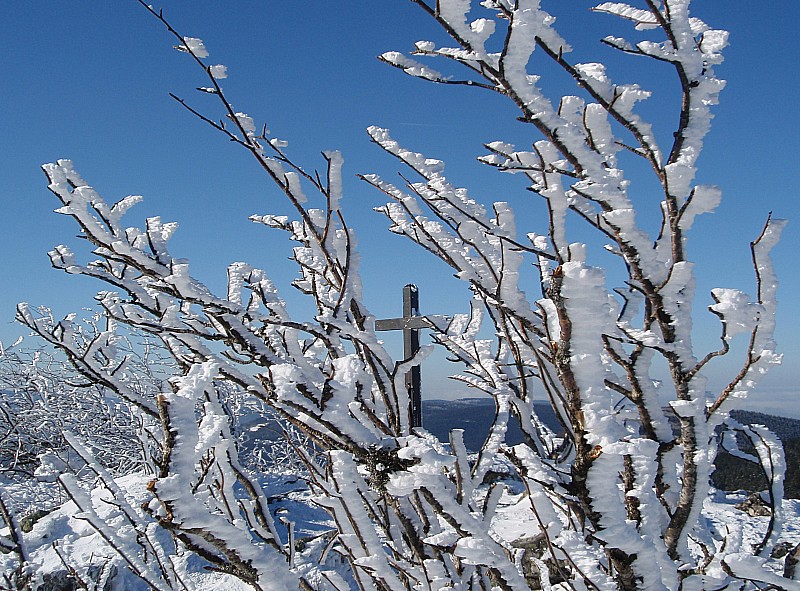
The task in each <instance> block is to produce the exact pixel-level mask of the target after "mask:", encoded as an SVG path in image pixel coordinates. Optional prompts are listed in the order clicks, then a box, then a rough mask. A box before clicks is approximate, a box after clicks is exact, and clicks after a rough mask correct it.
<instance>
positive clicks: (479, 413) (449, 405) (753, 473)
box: [422, 398, 800, 499]
mask: <svg viewBox="0 0 800 591" xmlns="http://www.w3.org/2000/svg"><path fill="white" fill-rule="evenodd" d="M536 411H537V412H538V414H539V416H540V417H541V419H542V420H543V421H544V422H545V423H546V424H547V425H548V426H549V427H550V428H551V429H553V430H555V431H557V432H558V431H561V430H562V427H561V426H560V425H559V423H558V420H557V419H556V416H555V414H554V413H553V410H552V408H551V407H550V406H549V405H547V404H544V403H542V404H536ZM422 412H423V426H424V427H425V429H427V430H428V431H430V432H431V433H433V434H434V435H435V436H436V437H437V438H438V439H439V440H440V441H445V442H446V441H447V440H448V433H449V432H450V430H451V429H464V443H465V444H466V446H467V448H468V449H471V450H476V449H479V448H480V446H481V445H482V444H483V442H484V440H485V439H486V435H487V434H488V432H489V426H490V425H491V422H492V419H493V416H494V402H493V401H492V400H491V399H489V398H466V399H462V400H425V401H423V403H422ZM731 414H732V416H733V418H735V419H736V420H737V421H739V422H740V423H742V424H745V425H754V424H755V425H764V426H765V427H767V428H768V429H769V430H770V431H772V432H773V433H775V434H776V435H777V436H778V437H779V438H780V440H781V441H782V442H783V447H784V451H785V453H786V480H785V482H784V489H785V493H786V498H790V499H797V498H800V420H797V419H790V418H786V417H778V416H773V415H768V414H764V413H760V412H750V411H733V412H732V413H731ZM508 441H509V443H511V444H514V443H519V442H521V441H522V432H521V431H520V429H519V426H518V425H516V424H512V425H511V427H510V428H509V436H508ZM740 446H741V448H742V450H743V451H748V449H747V446H745V445H744V444H743V443H742V444H740ZM715 465H716V470H715V471H714V473H713V475H712V482H713V484H714V486H715V487H717V488H718V489H720V490H726V491H734V490H745V491H748V492H754V491H761V490H764V489H766V486H767V485H766V479H765V478H764V475H763V474H762V472H761V470H760V467H759V466H758V465H756V464H754V463H752V462H748V461H747V460H743V459H741V458H737V457H734V456H732V455H731V454H729V453H727V452H725V451H722V452H720V453H719V454H718V455H717V459H716V461H715Z"/></svg>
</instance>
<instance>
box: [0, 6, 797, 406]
mask: <svg viewBox="0 0 800 591" xmlns="http://www.w3.org/2000/svg"><path fill="white" fill-rule="evenodd" d="M765 4H766V5H768V8H761V4H760V3H755V2H744V1H742V0H731V1H729V2H722V1H721V0H696V1H695V2H694V3H693V9H692V12H693V14H695V15H697V16H699V17H701V18H703V19H704V20H706V22H708V23H709V24H711V25H713V26H715V27H717V28H724V29H727V30H729V31H730V32H731V46H730V47H729V48H728V49H727V51H726V56H727V57H726V61H725V63H724V64H723V65H722V66H720V67H718V68H717V73H718V75H720V77H722V78H724V79H726V80H728V86H727V88H726V89H725V91H724V92H723V94H722V99H721V104H720V105H719V107H718V108H717V109H716V111H715V112H716V119H715V123H714V128H713V130H712V132H711V135H710V136H709V138H708V140H707V142H706V149H705V152H704V155H703V157H702V159H701V161H700V168H701V172H700V175H699V180H700V181H701V182H704V183H714V184H717V185H720V186H721V187H722V189H723V195H724V197H723V204H722V206H721V207H720V208H719V210H718V212H717V213H716V214H715V215H713V216H705V217H704V218H701V219H700V220H698V222H697V223H696V225H695V227H694V229H693V231H692V234H691V236H690V240H691V242H690V247H689V249H690V250H689V252H690V256H691V257H692V258H693V259H694V260H695V261H697V263H698V265H699V274H700V281H699V285H698V296H699V299H698V303H697V304H696V307H697V309H698V310H700V311H702V310H703V309H704V308H705V306H706V305H707V303H708V298H707V293H708V290H709V289H710V288H712V287H717V286H720V287H737V288H740V289H744V290H745V291H748V292H752V290H753V280H752V273H751V271H750V269H749V251H748V243H749V241H750V240H751V239H752V238H754V237H755V236H756V235H757V234H758V232H759V230H760V228H761V226H762V224H763V221H764V219H765V217H766V215H767V213H768V212H769V211H773V212H774V215H776V216H778V217H785V218H789V219H790V220H792V224H791V225H790V226H789V228H788V230H787V232H786V234H785V237H784V240H783V243H782V244H781V245H780V246H779V248H778V250H777V252H776V262H777V268H778V273H779V276H780V278H781V287H782V289H781V292H780V299H781V304H782V307H781V311H780V313H779V323H780V329H779V332H778V340H779V345H780V348H781V350H782V351H783V352H784V353H785V359H784V366H783V367H781V368H779V369H777V370H775V371H774V373H773V374H772V375H771V376H770V377H769V378H768V379H767V380H766V381H765V382H764V390H765V392H766V393H767V394H768V397H767V398H765V399H764V400H765V402H764V405H762V407H763V408H768V406H767V402H766V401H771V402H779V403H780V404H781V405H782V410H783V412H785V413H789V414H800V402H799V401H798V400H797V399H796V396H795V395H794V392H795V391H796V390H797V385H798V383H799V382H800V380H799V379H798V378H800V370H799V369H798V367H799V366H800V336H798V334H799V333H800V330H798V329H800V318H799V317H798V314H797V313H796V306H797V304H798V301H797V300H798V296H797V294H798V292H799V291H800V277H798V276H797V274H796V272H795V271H796V268H797V263H796V256H797V253H798V251H800V237H799V236H800V235H799V234H798V229H800V215H798V214H799V213H800V208H799V207H798V204H797V203H798V199H797V196H796V189H795V185H796V181H795V180H794V177H795V176H796V173H797V171H798V166H797V142H798V139H797V138H798V132H800V125H798V115H797V108H796V105H795V103H796V101H797V99H798V95H800V92H799V91H800V88H798V77H797V70H796V68H797V61H798V58H800V55H798V53H799V52H798V51H797V47H796V44H795V40H794V30H793V29H794V24H795V23H796V22H797V21H798V18H800V9H798V4H797V3H796V1H795V0H774V1H772V2H769V3H765ZM544 5H545V7H547V8H548V9H549V10H552V11H555V13H556V14H557V15H558V16H559V17H560V20H559V22H560V23H563V24H564V26H563V27H562V28H561V32H562V35H564V36H565V37H566V38H567V39H568V40H570V41H571V42H573V43H574V44H575V46H576V53H577V54H578V55H579V56H580V57H579V59H580V61H608V62H610V63H609V66H610V69H611V71H612V73H613V74H614V76H615V77H616V78H617V79H618V80H619V81H621V82H631V81H641V83H642V85H643V86H645V87H646V88H649V89H651V90H654V91H656V93H657V96H656V98H655V99H654V100H653V101H652V104H653V106H652V107H651V108H650V111H648V113H649V114H654V117H655V119H656V121H655V122H656V125H657V129H659V130H662V131H666V130H668V129H669V128H670V126H671V125H672V123H671V122H672V120H673V119H674V116H675V111H674V102H670V101H674V98H675V96H674V88H675V86H674V85H675V80H674V77H673V76H672V75H671V74H670V73H669V72H668V70H666V69H663V70H661V69H659V68H653V67H652V66H650V65H648V64H645V63H644V62H641V61H639V60H635V59H620V56H618V55H615V54H614V53H613V52H612V51H611V50H610V49H607V48H603V47H600V46H599V44H598V43H596V40H597V39H599V38H600V37H602V36H603V35H605V34H608V33H610V32H619V31H621V30H622V29H620V28H619V26H618V24H617V23H616V22H615V20H614V19H612V18H611V17H604V16H597V15H590V14H589V13H588V8H589V7H590V6H591V5H592V4H591V3H589V2H585V1H583V0H575V1H559V2H553V1H551V2H544ZM162 6H163V8H164V10H165V12H166V14H167V15H168V16H169V18H170V19H171V21H172V22H173V24H174V25H175V26H176V27H177V28H178V29H179V30H181V31H182V32H183V34H185V35H187V36H197V37H201V38H203V39H204V41H205V42H206V45H207V47H208V49H209V51H210V52H211V56H210V58H209V60H208V61H209V63H222V64H225V65H227V66H228V68H229V78H228V79H227V80H225V81H224V88H225V89H226V91H227V93H228V94H229V97H230V98H231V100H232V101H233V102H234V106H235V107H236V108H237V109H240V110H242V111H245V112H247V113H249V114H250V115H252V116H254V117H255V118H256V121H257V122H258V123H259V124H260V123H266V124H267V125H268V127H269V128H270V129H271V130H272V132H273V133H275V134H277V135H278V136H281V137H284V138H286V139H287V140H289V142H290V149H289V152H290V154H291V155H292V156H294V157H295V158H296V160H297V161H299V162H301V163H303V164H304V165H305V167H306V168H308V169H313V168H314V167H322V166H323V163H322V160H321V159H320V158H319V152H320V150H323V149H339V150H341V151H342V152H343V153H344V156H345V163H346V170H345V172H346V183H345V190H346V199H347V201H346V203H345V210H346V213H347V215H348V216H349V220H350V223H351V224H352V226H354V227H355V229H356V231H357V232H358V236H359V240H360V244H361V247H362V248H361V250H362V258H363V274H364V277H365V284H366V288H365V295H366V298H367V304H368V306H369V308H370V309H371V310H372V311H373V312H374V313H376V314H377V315H378V316H381V317H386V316H392V315H396V314H397V313H398V312H399V311H400V302H399V298H400V290H401V287H402V286H403V285H404V284H405V283H410V282H414V283H417V284H418V285H420V288H421V299H422V307H423V312H425V313H453V312H458V311H464V310H465V309H466V308H465V306H466V291H465V290H464V288H463V287H462V286H461V285H460V284H459V283H458V282H457V281H456V280H454V279H450V278H449V277H448V270H447V269H446V268H445V267H444V266H443V265H441V264H440V263H438V262H437V261H436V260H433V259H432V258H430V257H429V256H427V255H426V254H425V253H422V252H421V251H420V250H418V249H414V248H412V247H411V245H410V244H408V243H406V242H405V241H403V240H402V239H400V238H397V237H395V236H392V235H389V234H388V233H386V232H385V227H386V223H385V221H384V219H383V218H382V217H381V216H379V215H378V214H375V213H373V212H372V208H373V207H375V206H378V205H381V204H382V203H383V199H382V197H381V195H379V194H377V193H376V192H375V191H374V190H371V189H370V188H369V187H367V186H366V185H365V184H364V183H361V182H360V181H358V180H357V179H356V178H355V174H356V173H362V172H380V173H382V174H384V175H385V176H388V177H392V175H393V174H394V173H395V172H396V171H397V166H396V165H395V164H394V162H393V161H391V160H390V159H389V158H388V157H386V156H384V155H383V154H382V153H381V152H380V151H379V150H378V149H377V148H375V147H374V146H372V145H370V144H369V142H368V140H367V137H366V134H365V133H364V129H365V128H366V127H367V126H368V125H372V124H377V125H380V126H383V127H388V128H390V129H391V130H392V131H393V134H394V135H395V136H396V137H397V139H399V140H400V141H401V142H403V143H404V144H405V145H407V146H408V147H410V148H413V149H416V150H419V151H423V152H425V153H426V154H428V155H429V156H434V157H438V158H442V159H444V160H446V161H447V163H448V169H447V170H448V171H449V172H450V174H451V176H452V180H453V181H454V182H456V183H458V184H461V185H465V186H468V187H470V188H471V190H472V192H473V195H474V196H475V197H478V198H480V199H482V200H484V201H486V202H489V201H491V200H506V201H510V202H511V203H512V204H514V205H516V206H517V207H519V208H520V211H521V214H520V216H519V217H520V219H518V225H519V226H520V227H521V228H525V229H526V231H534V230H537V231H540V232H541V231H543V230H544V229H545V228H546V226H545V225H544V223H543V220H541V221H539V220H537V219H535V218H533V217H531V218H526V217H525V216H526V215H529V216H533V215H534V214H535V213H536V205H535V203H534V202H533V201H532V200H533V199H534V197H533V196H531V194H530V193H528V192H526V191H524V184H523V183H522V179H519V180H516V181H515V180H514V179H508V178H501V179H500V180H499V182H498V175H497V174H496V173H493V172H492V171H489V170H484V169H483V167H481V166H479V165H477V164H476V163H475V162H474V158H475V156H477V155H479V154H482V153H483V150H482V147H481V144H482V143H483V142H487V141H492V140H508V139H510V140H512V141H514V142H517V143H518V144H519V145H520V146H524V145H525V143H530V142H531V141H534V140H535V139H538V138H537V137H536V136H534V135H528V134H529V133H530V132H531V130H530V129H528V128H524V127H522V126H521V125H519V124H515V123H514V116H515V113H514V111H513V109H511V108H510V107H509V106H508V105H506V104H505V103H504V102H503V101H502V99H500V98H498V97H495V96H492V95H489V94H487V93H484V92H479V91H477V89H466V88H454V87H435V86H433V85H430V84H426V83H423V82H421V81H419V80H414V79H411V78H409V77H407V76H403V75H402V74H401V73H400V72H399V71H397V70H394V69H392V68H389V67H388V66H385V65H383V64H381V63H380V62H378V60H376V59H375V56H377V55H379V54H381V53H383V52H384V51H388V50H408V49H410V48H411V46H412V44H413V42H414V41H417V40H419V39H433V40H437V39H441V37H440V34H439V32H438V30H437V29H436V27H435V26H434V25H433V23H431V22H429V21H428V19H427V17H425V15H423V14H422V12H421V11H420V10H419V9H418V8H417V7H415V6H414V5H412V3H411V2H410V1H408V0H381V1H380V2H375V1H374V0H371V1H368V0H349V1H348V2H331V1H329V0H309V1H307V2H272V1H266V2H265V1H263V0H258V1H256V0H231V1H230V2H224V3H223V2H219V1H211V0H198V1H188V0H171V1H170V0H165V2H164V3H163V5H162ZM376 7H379V8H376ZM0 40H1V41H0V42H1V43H2V44H3V47H2V49H3V56H4V63H3V72H4V76H3V81H2V83H0V88H2V91H0V92H1V93H2V94H0V96H2V102H3V106H4V108H3V109H2V111H0V129H2V135H0V154H2V167H0V195H1V197H0V199H2V201H0V203H2V215H1V216H0V248H2V251H3V253H4V256H3V257H2V260H0V265H1V267H0V269H1V270H2V282H0V340H2V341H3V342H4V343H9V342H10V341H13V340H14V338H15V337H16V336H17V335H18V334H22V333H24V331H23V330H22V328H21V327H18V326H16V325H15V324H14V323H13V315H14V306H15V305H16V303H17V302H19V301H27V302H30V303H31V304H44V305H48V306H50V307H52V308H53V309H54V310H55V311H56V313H57V314H59V315H62V314H66V313H68V312H70V311H76V310H80V308H82V307H85V306H90V305H91V304H92V296H93V295H94V293H95V291H96V290H97V289H101V286H99V285H98V284H94V283H92V282H91V281H89V280H88V279H83V278H78V277H70V276H66V275H65V274H63V273H60V272H57V271H54V270H52V269H51V268H50V265H49V260H48V258H47V254H46V253H47V250H49V249H50V248H52V247H53V246H54V245H56V244H58V243H68V244H72V245H75V244H77V241H76V240H75V238H74V237H75V235H76V227H75V225H74V224H73V223H72V222H71V220H69V219H67V218H65V217H64V216H58V215H55V214H53V213H52V210H53V209H54V208H55V207H56V202H55V198H54V197H52V196H51V195H50V193H49V192H48V191H47V190H46V187H45V179H44V176H43V174H42V173H41V171H40V169H39V166H40V165H41V164H43V163H45V162H50V161H53V160H55V159H57V158H70V159H72V160H73V161H74V162H75V164H76V167H77V168H78V170H79V171H80V172H81V173H82V175H83V176H84V178H86V180H87V181H89V182H90V183H91V184H93V185H94V186H95V187H96V188H97V189H98V190H99V191H100V192H101V193H102V194H103V195H104V196H105V197H106V199H107V200H109V201H116V200H117V199H119V198H121V197H123V196H125V195H128V194H141V195H144V197H145V203H144V204H143V205H140V206H138V207H137V208H135V209H134V210H132V211H131V213H130V214H129V217H128V218H127V221H128V223H129V224H130V225H134V224H135V225H140V224H141V223H142V222H143V220H144V218H145V217H147V216H151V215H161V216H162V217H163V218H164V219H166V220H175V221H178V222H179V223H180V230H179V232H178V234H177V236H176V238H175V239H174V240H173V242H172V252H173V254H174V255H175V256H180V257H187V258H190V259H191V261H192V265H193V268H194V273H195V275H196V276H198V277H199V278H201V279H202V280H204V281H206V282H207V283H208V284H209V285H210V286H211V287H212V288H214V289H216V290H218V291H219V292H221V291H222V289H223V286H224V279H225V268H226V266H227V264H228V263H230V262H232V261H236V260H245V261H247V262H250V263H252V264H254V265H257V266H261V267H263V268H265V269H266V270H267V271H268V272H269V274H270V275H271V276H272V277H273V278H274V279H275V280H276V281H277V282H278V283H279V284H281V285H283V286H287V287H285V290H284V293H285V294H286V295H287V296H289V294H290V293H291V290H290V288H288V282H289V281H290V280H291V279H292V278H293V276H294V269H293V267H292V266H291V264H289V263H288V261H287V258H288V256H289V255H290V245H289V244H288V243H287V242H286V241H285V240H284V237H283V236H282V235H281V234H280V233H276V232H270V231H268V230H266V229H265V228H263V227H259V226H256V225H255V224H252V223H250V222H248V221H247V216H248V215H251V214H253V213H281V212H283V211H285V206H284V205H283V203H282V202H281V201H280V196H279V195H278V194H277V193H276V191H275V190H273V188H272V187H271V186H269V184H267V183H266V182H265V180H264V178H263V177H262V176H261V175H260V174H259V171H258V169H257V167H256V166H255V165H254V163H253V162H252V161H251V160H249V159H248V157H247V155H246V154H245V153H243V152H242V151H241V150H238V149H237V148H236V147H235V146H233V145H232V144H230V143H229V142H227V141H226V140H225V139H224V138H223V137H222V136H220V135H218V134H216V133H214V132H213V130H211V129H210V128H208V127H206V126H204V125H202V124H201V123H200V122H198V121H197V120H195V119H193V118H192V117H191V116H190V115H189V114H188V113H186V112H185V111H183V110H182V109H181V108H180V107H179V106H178V105H177V104H176V103H175V102H174V101H172V100H171V99H170V98H169V96H168V92H174V93H176V94H178V95H180V96H183V97H185V98H187V99H188V100H190V101H191V102H192V104H194V105H196V106H197V107H199V108H201V109H205V107H208V112H209V113H210V114H212V115H214V116H216V113H217V111H214V110H213V109H214V107H215V105H214V104H213V102H212V100H211V97H207V96H204V95H201V94H200V93H198V92H196V91H194V90H193V89H194V88H195V87H196V86H198V85H201V84H202V83H203V81H202V79H201V77H200V76H199V72H198V71H197V70H196V69H195V68H194V67H193V66H192V64H191V63H190V62H189V60H188V59H187V57H186V56H185V55H182V54H180V53H179V52H176V51H174V50H172V49H171V45H173V40H172V38H170V36H169V35H168V34H167V33H166V31H165V30H164V29H163V27H162V26H161V25H160V24H159V23H158V22H156V21H155V20H154V19H153V18H152V17H151V16H149V15H148V14H147V13H146V12H145V11H144V9H142V8H141V7H140V6H139V5H138V4H137V3H136V2H134V1H133V0H113V1H111V2H102V1H99V0H93V1H84V0H80V1H78V0H58V1H55V0H37V1H36V2H30V3H11V2H4V3H2V5H0ZM563 82H564V81H563V80H559V79H558V77H556V78H555V79H554V83H555V85H556V86H555V88H562V87H563ZM545 86H546V85H545ZM670 89H672V90H670ZM670 93H672V94H670ZM670 105H672V106H670ZM662 143H666V140H663V139H662ZM523 214H524V215H523ZM575 239H576V240H580V239H582V238H581V236H580V235H577V236H576V237H575ZM296 306H297V310H298V311H299V312H301V311H302V307H301V306H300V305H299V304H296ZM716 330H717V329H716V327H715V326H714V325H713V323H704V322H703V321H701V320H699V319H698V333H699V334H698V337H697V340H698V342H699V343H707V344H708V346H709V347H711V346H714V345H715V338H716V335H717V332H716ZM702 352H704V351H701V353H702ZM441 365H442V364H441V362H440V361H437V360H434V361H432V362H430V363H429V364H427V365H426V366H425V368H424V370H423V371H424V372H427V373H426V374H425V375H427V376H430V379H429V380H428V381H426V384H427V386H426V388H427V389H426V395H427V396H430V397H439V396H444V395H445V394H446V392H445V388H446V383H445V382H443V381H442V380H441V379H439V374H442V372H443V371H445V370H443V369H441V368H440V366H441ZM721 369H727V370H729V371H731V370H732V368H731V366H728V367H727V368H725V367H723V368H721ZM719 375H720V376H721V375H722V374H719ZM711 377H712V380H721V379H722V378H721V377H718V375H717V373H716V372H712V375H711ZM434 378H435V379H434ZM759 404H761V403H759Z"/></svg>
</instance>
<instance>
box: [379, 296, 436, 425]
mask: <svg viewBox="0 0 800 591" xmlns="http://www.w3.org/2000/svg"><path fill="white" fill-rule="evenodd" d="M430 327H431V322H430V320H428V319H427V318H425V317H424V316H420V315H419V290H418V289H417V286H416V285H411V284H409V285H406V286H405V287H404V288H403V317H402V318H391V319H388V320H376V321H375V330H402V331H403V355H404V356H405V360H406V361H408V360H409V359H411V358H412V357H414V356H415V355H416V354H417V353H418V352H419V331H420V329H423V328H430ZM406 391H407V392H408V399H409V409H408V411H409V415H410V417H411V426H412V427H421V426H422V378H421V375H420V370H419V365H416V366H414V367H412V368H411V371H410V372H408V373H407V374H406Z"/></svg>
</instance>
